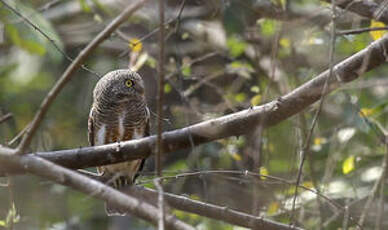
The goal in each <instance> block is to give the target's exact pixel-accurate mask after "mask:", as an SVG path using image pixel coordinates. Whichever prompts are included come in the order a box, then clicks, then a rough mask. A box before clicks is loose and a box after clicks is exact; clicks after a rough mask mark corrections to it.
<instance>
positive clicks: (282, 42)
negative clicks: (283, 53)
mask: <svg viewBox="0 0 388 230" xmlns="http://www.w3.org/2000/svg"><path fill="white" fill-rule="evenodd" d="M279 43H280V45H281V46H283V47H285V48H288V47H290V43H291V42H290V39H288V38H282V39H280V41H279Z"/></svg>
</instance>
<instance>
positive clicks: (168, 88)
mask: <svg viewBox="0 0 388 230" xmlns="http://www.w3.org/2000/svg"><path fill="white" fill-rule="evenodd" d="M171 89H172V88H171V85H170V84H168V83H166V84H164V93H166V94H167V93H170V92H171Z"/></svg>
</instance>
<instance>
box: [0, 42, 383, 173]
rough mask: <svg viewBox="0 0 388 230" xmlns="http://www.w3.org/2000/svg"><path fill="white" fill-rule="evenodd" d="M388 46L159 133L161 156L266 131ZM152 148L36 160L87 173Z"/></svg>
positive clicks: (109, 148)
mask: <svg viewBox="0 0 388 230" xmlns="http://www.w3.org/2000/svg"><path fill="white" fill-rule="evenodd" d="M387 47H388V37H383V38H381V39H379V40H377V41H375V42H373V43H372V44H370V45H369V46H368V47H366V48H365V49H363V50H361V51H360V52H358V53H356V54H354V55H353V56H351V57H349V58H347V59H345V60H344V61H342V62H340V63H339V64H337V65H336V66H335V67H334V76H335V77H333V78H330V79H328V78H329V71H328V70H327V71H325V72H323V73H321V74H320V75H318V76H317V77H315V78H314V79H312V80H310V81H308V82H306V83H305V84H303V85H301V86H300V87H298V88H296V89H295V90H293V91H292V92H290V93H288V94H287V95H285V96H283V97H280V98H278V99H276V100H274V101H271V102H268V103H266V104H264V105H261V106H255V107H252V108H249V109H246V110H243V111H240V112H236V113H232V114H230V115H226V116H222V117H219V118H216V119H211V120H207V121H204V122H200V123H198V124H195V125H192V126H189V127H186V128H182V129H177V130H173V131H169V132H165V133H163V150H164V152H165V153H171V152H173V151H177V150H180V149H184V148H187V147H190V146H192V144H194V145H199V144H203V143H207V142H210V141H214V140H217V139H221V138H225V137H230V136H237V135H242V134H245V133H247V132H249V131H250V130H251V129H252V127H255V126H256V125H257V123H258V122H259V121H261V120H264V122H263V124H264V128H266V127H269V126H273V125H276V124H277V123H279V122H281V121H283V120H285V119H287V118H289V117H291V116H293V115H295V114H297V113H299V112H301V111H302V110H303V109H305V108H306V107H307V106H309V105H311V104H312V103H314V102H316V101H317V100H319V99H320V98H321V96H322V87H323V86H324V83H325V81H326V80H327V79H328V90H327V91H326V92H327V93H330V92H331V91H333V90H335V89H337V88H339V87H340V86H341V85H342V84H343V83H346V82H350V81H353V80H355V79H357V78H358V77H359V76H360V75H361V74H363V73H364V72H366V71H369V70H371V69H373V68H375V67H377V66H378V65H380V64H382V63H384V62H385V61H386V57H387ZM155 143H156V137H155V136H150V137H146V138H142V139H138V140H132V141H126V142H120V143H114V144H109V145H104V146H95V147H85V148H78V149H69V150H60V151H53V152H42V153H35V154H34V155H36V156H40V157H42V158H45V159H47V160H50V161H53V162H55V163H57V164H60V165H63V166H65V167H68V168H87V167H94V166H99V165H105V164H112V163H117V162H122V161H127V160H135V159H140V158H144V157H147V156H149V155H150V153H151V152H152V149H153V148H154V146H155ZM4 150H7V149H4ZM0 151H1V149H0ZM7 151H10V150H9V149H8V150H7ZM12 170H13V171H14V172H15V171H17V169H15V168H13V169H12V168H11V167H9V166H7V165H3V166H2V167H0V173H4V172H9V173H10V172H11V171H12Z"/></svg>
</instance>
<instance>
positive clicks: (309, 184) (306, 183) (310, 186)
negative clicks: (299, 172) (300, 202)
mask: <svg viewBox="0 0 388 230" xmlns="http://www.w3.org/2000/svg"><path fill="white" fill-rule="evenodd" d="M303 186H304V187H306V188H314V185H313V182H312V181H305V182H303Z"/></svg>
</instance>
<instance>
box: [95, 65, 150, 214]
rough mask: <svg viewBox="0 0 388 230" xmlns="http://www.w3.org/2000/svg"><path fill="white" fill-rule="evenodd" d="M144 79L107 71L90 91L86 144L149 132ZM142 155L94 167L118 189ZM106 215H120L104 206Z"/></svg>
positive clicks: (134, 172) (127, 180)
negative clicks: (87, 140)
mask: <svg viewBox="0 0 388 230" xmlns="http://www.w3.org/2000/svg"><path fill="white" fill-rule="evenodd" d="M144 92H145V91H144V83H143V80H142V78H141V77H140V75H139V74H137V73H136V72H132V71H130V70H126V69H121V70H115V71H112V72H109V73H107V74H106V75H105V76H104V77H102V78H101V79H100V80H99V81H98V82H97V85H96V87H95V89H94V92H93V105H92V108H91V110H90V115H89V121H88V131H89V143H90V145H92V146H93V145H103V144H107V143H112V142H118V141H126V140H131V139H136V138H142V137H144V136H148V135H149V116H150V114H149V110H148V108H147V105H146V100H145V95H144ZM143 164H144V159H142V160H134V161H128V162H123V163H117V164H111V165H105V166H101V167H97V170H98V172H99V173H100V174H103V175H104V176H108V177H111V178H112V180H111V181H112V183H111V185H112V187H114V188H117V189H119V188H120V187H122V186H124V185H130V184H132V183H133V182H134V180H135V179H136V176H137V175H138V172H139V171H140V170H141V168H142V167H143ZM106 211H107V214H108V215H124V214H125V213H124V212H123V211H120V210H114V209H111V208H110V207H109V206H106Z"/></svg>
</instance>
